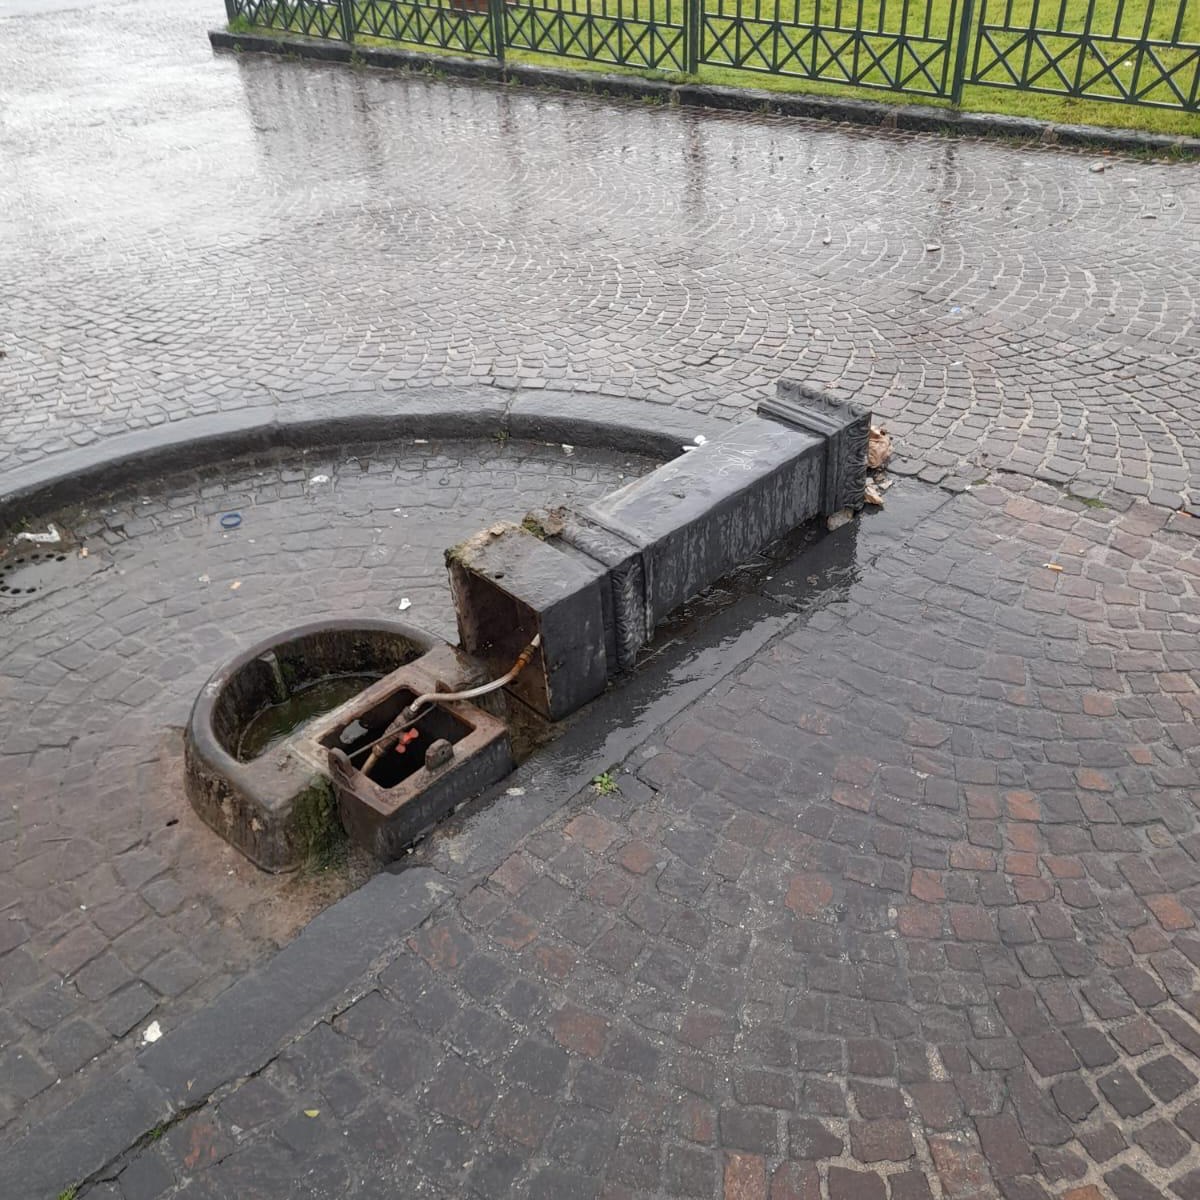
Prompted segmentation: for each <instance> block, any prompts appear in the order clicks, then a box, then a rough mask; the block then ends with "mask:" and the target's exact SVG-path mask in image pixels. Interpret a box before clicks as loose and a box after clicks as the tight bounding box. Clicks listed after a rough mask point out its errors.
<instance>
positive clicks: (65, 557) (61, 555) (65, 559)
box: [54, 554, 67, 562]
mask: <svg viewBox="0 0 1200 1200" xmlns="http://www.w3.org/2000/svg"><path fill="white" fill-rule="evenodd" d="M54 561H55V562H66V561H67V556H66V555H65V554H60V555H59V556H58V557H57V558H56V559H55V560H54Z"/></svg>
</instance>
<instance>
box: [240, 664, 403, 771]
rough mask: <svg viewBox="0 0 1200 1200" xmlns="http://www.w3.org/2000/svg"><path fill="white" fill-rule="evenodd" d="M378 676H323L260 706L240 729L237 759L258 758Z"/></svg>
mask: <svg viewBox="0 0 1200 1200" xmlns="http://www.w3.org/2000/svg"><path fill="white" fill-rule="evenodd" d="M379 678H380V676H378V675H330V676H326V677H325V678H324V679H318V680H316V681H315V682H314V683H310V684H309V685H308V686H307V687H305V688H302V689H301V690H300V691H298V692H294V693H293V694H292V695H290V696H289V697H288V698H287V699H286V700H284V701H283V702H282V703H280V704H272V705H270V706H268V707H267V708H264V709H262V710H261V711H260V712H258V713H257V714H256V715H255V716H254V717H253V718H252V719H251V720H250V721H249V722H247V724H246V727H245V728H244V729H243V730H242V736H241V737H240V738H239V739H238V745H237V758H238V762H249V761H250V760H251V759H254V758H259V757H261V756H262V755H263V754H266V753H267V752H268V751H270V750H272V749H274V748H275V747H276V746H278V745H279V744H280V743H281V742H282V741H283V740H284V739H285V738H287V737H289V736H291V734H293V733H294V732H295V731H296V730H297V729H299V728H300V726H301V725H303V724H305V722H307V721H311V720H312V719H313V718H314V717H319V716H321V715H323V714H324V713H327V712H331V711H332V710H333V709H335V708H337V707H338V705H340V704H345V703H346V701H347V700H350V699H351V698H352V697H354V696H357V695H358V693H359V692H361V691H362V690H363V688H366V687H370V686H371V684H373V683H374V682H375V681H376V680H377V679H379Z"/></svg>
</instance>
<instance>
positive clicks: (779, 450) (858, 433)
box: [447, 383, 870, 720]
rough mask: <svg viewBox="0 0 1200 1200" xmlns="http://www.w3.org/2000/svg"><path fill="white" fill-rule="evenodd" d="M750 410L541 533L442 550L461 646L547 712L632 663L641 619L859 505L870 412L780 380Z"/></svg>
mask: <svg viewBox="0 0 1200 1200" xmlns="http://www.w3.org/2000/svg"><path fill="white" fill-rule="evenodd" d="M759 412H760V413H761V414H762V415H760V416H756V417H751V418H749V419H747V420H745V421H742V422H741V423H739V424H737V425H734V426H731V427H730V429H729V430H728V432H726V433H724V434H722V435H721V436H720V437H718V438H714V439H713V440H712V441H709V442H706V443H704V444H703V445H700V446H697V447H696V448H695V449H693V450H691V451H690V452H688V453H686V454H684V455H682V456H681V457H679V458H677V459H674V460H672V461H671V462H668V463H664V464H663V465H662V466H661V467H658V468H657V469H656V470H654V471H652V472H651V473H650V474H649V475H646V476H643V477H642V478H641V479H638V480H635V481H634V482H633V483H630V484H627V485H626V486H625V487H623V488H620V489H619V490H617V491H615V492H612V493H610V494H609V495H608V496H605V497H604V498H603V499H601V500H597V501H595V502H593V503H591V504H588V505H586V506H584V507H582V508H578V509H568V510H565V511H564V512H563V514H562V517H561V528H559V527H558V525H559V523H558V522H556V523H555V527H554V528H553V529H550V530H539V531H537V532H534V531H531V530H530V529H525V528H518V527H516V526H507V525H506V526H494V527H493V528H492V529H490V530H486V531H484V532H483V533H480V534H477V535H476V536H475V537H474V538H471V539H470V540H469V541H467V542H464V543H463V544H462V545H461V546H458V547H455V548H454V549H453V550H452V551H448V552H447V564H448V566H449V569H450V582H451V590H452V591H453V594H454V602H455V610H456V612H457V614H458V628H459V635H460V638H461V641H462V648H463V650H465V651H466V652H467V653H468V654H473V655H476V656H478V657H480V658H481V659H483V660H485V661H486V662H487V664H488V666H489V667H490V668H492V669H494V670H495V672H496V673H497V674H500V673H502V672H503V671H505V670H507V669H508V667H509V666H511V664H512V661H513V659H515V658H516V655H517V654H518V653H519V651H520V650H521V648H522V647H523V646H524V645H526V644H528V642H529V640H530V639H531V638H532V636H533V635H534V633H540V634H541V635H542V644H541V648H540V652H539V657H538V658H537V659H536V660H535V661H534V663H533V664H532V665H531V667H530V668H529V669H528V670H527V671H526V672H525V673H524V675H523V677H522V679H521V680H520V681H518V683H517V684H516V685H514V689H515V691H516V693H517V694H519V695H520V698H521V699H522V700H524V701H525V702H526V703H528V704H530V705H532V706H533V707H534V708H535V709H537V711H539V712H541V713H542V714H543V715H544V716H547V717H549V718H551V719H552V720H558V719H560V718H561V717H563V716H566V715H567V713H569V712H572V711H574V710H575V709H576V708H578V707H580V706H581V705H582V704H584V703H586V702H587V701H588V700H590V699H592V698H593V697H594V696H596V695H598V694H599V693H600V692H601V691H602V690H603V689H604V686H605V683H606V682H607V679H608V678H609V677H610V676H611V675H613V674H615V673H616V672H617V671H623V670H628V669H630V668H631V667H632V666H633V663H634V660H635V658H636V656H637V653H638V651H639V650H640V649H641V648H642V647H643V646H644V645H645V644H646V643H647V642H648V641H649V640H650V637H651V635H652V634H653V631H654V628H655V626H656V625H657V624H658V623H659V622H660V621H661V620H662V619H663V618H664V617H666V616H667V614H668V613H670V612H672V611H673V610H674V609H675V608H677V607H678V606H679V605H680V604H682V603H683V602H684V601H686V600H688V599H690V598H691V597H692V596H694V595H696V593H697V592H700V591H702V590H703V589H704V588H705V587H707V586H708V585H709V584H710V583H712V582H713V581H714V580H716V579H719V578H720V577H721V576H722V575H724V574H726V573H727V572H728V571H730V570H731V569H732V568H734V567H736V566H738V565H739V564H740V563H743V562H745V561H746V560H747V559H749V558H751V557H753V556H754V555H755V554H757V553H758V552H759V551H761V550H762V549H763V548H764V547H766V546H768V545H770V543H772V542H774V541H776V540H777V539H779V538H781V537H783V536H784V535H785V534H787V533H789V532H790V531H791V530H793V529H795V528H796V527H797V526H799V525H802V524H804V523H805V522H807V521H809V520H812V519H813V518H814V517H817V516H822V515H828V514H829V513H831V512H835V511H837V510H838V509H841V508H847V507H857V506H858V505H860V504H861V503H862V496H863V487H864V483H865V478H866V450H867V440H868V435H869V430H870V414H869V413H866V412H862V411H859V410H857V409H854V408H851V407H850V406H847V405H841V404H839V403H837V402H836V401H833V400H831V399H829V398H828V397H825V396H824V395H823V394H821V393H818V392H813V391H811V390H808V389H805V387H804V385H799V384H790V383H784V384H782V385H781V386H780V388H779V396H778V397H777V399H775V400H773V401H770V402H766V403H764V404H763V405H760V406H759Z"/></svg>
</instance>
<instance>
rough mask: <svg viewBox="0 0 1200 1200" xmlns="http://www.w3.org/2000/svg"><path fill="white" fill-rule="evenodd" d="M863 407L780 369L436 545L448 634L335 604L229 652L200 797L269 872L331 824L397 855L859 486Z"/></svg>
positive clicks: (374, 849) (197, 801)
mask: <svg viewBox="0 0 1200 1200" xmlns="http://www.w3.org/2000/svg"><path fill="white" fill-rule="evenodd" d="M869 432H870V414H869V413H868V412H865V411H861V410H859V409H856V408H854V407H852V406H849V405H845V404H842V403H840V402H837V401H835V400H832V399H831V398H830V397H828V396H826V395H824V394H823V393H820V392H818V391H815V390H813V389H810V388H808V387H807V386H805V385H803V384H797V383H793V382H789V381H784V382H781V383H780V385H779V388H778V394H777V396H776V398H775V399H774V400H772V401H769V402H764V403H762V404H760V405H759V408H758V415H756V416H754V417H750V418H748V419H747V420H745V421H742V422H741V423H739V424H737V425H733V426H731V427H730V428H729V430H728V431H727V432H726V433H724V434H722V435H721V436H720V437H717V438H713V439H712V440H710V441H707V442H704V443H703V444H701V445H697V446H695V447H693V448H691V449H690V450H689V451H688V452H687V453H684V454H682V455H681V456H680V457H679V458H676V459H673V460H671V461H669V462H667V463H664V464H663V465H662V466H660V467H658V468H657V469H656V470H654V471H652V472H651V473H650V474H649V475H646V476H643V477H642V478H640V479H638V480H636V481H635V482H633V483H630V484H627V485H626V486H624V487H622V488H619V489H618V490H617V491H614V492H612V493H610V494H609V495H608V496H605V497H604V498H603V499H601V500H598V501H595V502H593V503H590V504H586V505H583V506H581V507H578V508H573V507H564V508H560V509H554V510H548V511H547V512H545V513H542V514H531V515H530V517H529V518H527V519H526V521H525V522H524V523H523V524H522V525H513V524H509V523H499V524H493V525H490V526H488V527H486V528H484V529H483V530H481V531H480V532H479V533H477V534H476V535H474V536H473V537H471V538H468V539H467V540H466V541H465V542H463V543H461V544H460V545H458V546H456V547H453V548H452V549H450V550H448V551H447V552H446V561H447V566H448V569H449V574H450V586H451V593H452V596H453V599H454V607H455V612H456V615H457V619H458V630H459V640H460V644H459V646H458V647H451V646H448V645H446V644H444V643H440V642H437V641H436V640H435V639H433V638H432V637H430V636H429V635H426V634H423V633H422V632H420V631H419V630H416V629H414V628H412V627H410V626H406V625H402V624H399V623H394V622H384V621H366V620H363V621H354V622H344V621H330V622H327V623H323V624H317V625H309V626H305V627H303V628H301V629H297V630H292V631H290V632H289V633H286V634H281V635H280V636H278V637H276V638H272V639H269V640H268V641H267V642H264V643H261V644H260V645H258V646H255V647H253V648H252V649H250V650H248V651H246V652H245V653H243V654H242V655H239V656H238V657H237V658H236V659H234V661H233V662H232V663H230V664H229V665H228V666H226V667H223V668H222V669H221V670H220V671H218V672H217V673H216V674H215V675H213V677H212V678H211V679H210V680H209V681H208V683H207V684H206V685H205V687H204V689H203V691H202V692H201V694H200V696H199V698H198V699H197V701H196V704H195V706H194V708H193V710H192V716H191V720H190V722H189V725H188V731H187V740H186V767H187V789H188V796H189V798H190V800H191V802H192V805H193V807H194V808H195V809H196V811H197V812H198V813H199V814H200V816H201V817H202V818H203V819H204V820H205V821H206V822H207V823H208V824H209V825H210V826H212V828H213V829H215V830H216V831H217V832H218V833H220V834H221V836H222V837H224V838H225V839H226V840H227V841H229V842H230V843H231V844H233V845H234V846H236V847H237V848H238V849H239V850H241V851H242V852H243V853H244V854H246V856H247V857H248V858H250V859H251V860H252V861H253V862H255V863H257V864H258V865H259V866H260V867H263V868H265V869H267V870H271V871H282V870H289V869H292V868H294V867H296V866H298V865H300V863H301V862H303V861H304V859H305V857H306V856H307V855H308V854H309V853H310V852H311V850H312V849H313V848H314V846H316V845H319V844H320V842H321V841H322V840H323V839H324V838H325V837H327V836H328V831H329V830H330V829H331V828H332V823H333V822H334V821H338V822H340V824H341V826H342V827H343V828H344V829H345V830H346V832H347V833H348V834H349V835H350V837H351V839H352V840H353V841H354V842H355V843H357V844H358V845H360V846H362V847H364V848H365V849H367V850H369V851H370V852H371V853H373V854H375V855H376V856H377V857H379V858H381V859H384V860H388V859H393V858H395V857H397V856H398V855H399V854H401V853H402V852H403V851H404V850H405V848H406V847H408V846H409V845H411V844H412V843H413V841H415V840H416V839H417V838H419V837H420V836H421V835H422V834H424V833H425V832H427V831H428V829H429V828H430V827H432V826H433V825H435V824H436V823H437V822H438V821H440V820H442V819H443V818H444V817H446V816H447V815H448V814H449V813H450V812H451V811H453V809H454V808H456V807H458V806H459V805H460V804H462V803H464V802H466V801H467V800H469V799H470V798H471V797H473V796H475V795H477V794H479V793H480V792H481V791H483V790H484V789H485V788H486V787H488V786H490V785H491V784H493V783H495V782H497V781H499V780H500V779H502V778H503V777H504V776H505V775H507V774H508V773H509V772H510V771H511V770H512V768H513V765H514V754H513V746H512V738H511V736H510V730H511V727H512V726H513V724H514V723H515V722H518V721H522V720H525V719H527V714H529V713H533V714H536V715H537V717H538V718H540V719H541V720H543V721H546V722H556V721H560V720H562V719H563V718H564V717H566V716H568V715H570V714H571V713H573V712H575V711H576V710H578V709H579V708H581V707H582V706H583V705H585V704H586V703H587V702H588V701H589V700H591V699H593V698H594V697H595V696H597V695H599V694H600V692H602V691H603V690H604V688H605V687H606V686H607V685H608V683H609V681H610V679H612V678H613V677H614V676H615V675H617V674H620V673H622V672H626V671H630V670H632V669H633V667H634V665H635V663H636V660H637V655H638V652H639V651H640V650H641V649H642V648H643V647H644V646H645V645H646V644H647V643H648V642H649V640H650V639H651V637H652V636H653V633H654V629H655V627H656V626H657V625H658V624H659V623H660V622H661V621H662V620H663V619H664V618H665V617H666V616H667V615H668V614H669V613H671V612H672V611H673V610H674V609H676V608H677V607H678V606H679V605H681V604H682V603H684V602H685V601H687V600H688V599H690V598H691V597H692V596H694V595H696V594H697V593H698V592H700V591H701V590H703V589H704V588H705V587H707V586H708V585H709V584H710V583H712V582H714V581H715V580H716V579H718V578H720V577H721V576H722V575H724V574H726V573H727V572H728V571H730V570H731V569H733V568H734V567H736V566H738V565H739V564H741V563H743V562H745V561H746V560H747V559H749V558H751V557H752V556H754V555H755V554H757V553H758V552H759V551H761V550H762V549H764V548H765V547H766V546H768V545H770V544H771V543H772V542H774V541H776V540H778V539H779V538H781V537H783V536H784V535H785V534H787V533H789V532H791V531H792V530H793V529H795V528H796V527H797V526H800V525H802V524H804V523H806V522H808V521H810V520H812V519H813V518H815V517H819V516H829V515H831V514H832V513H834V512H837V511H839V510H841V509H843V508H852V507H857V506H859V505H860V504H861V503H862V497H863V489H864V485H865V479H866V451H867V441H868V437H869Z"/></svg>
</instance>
